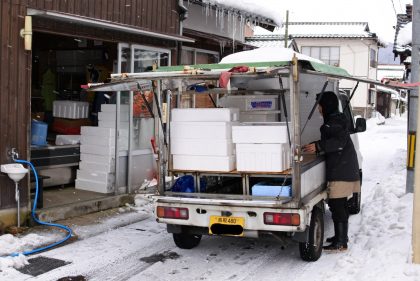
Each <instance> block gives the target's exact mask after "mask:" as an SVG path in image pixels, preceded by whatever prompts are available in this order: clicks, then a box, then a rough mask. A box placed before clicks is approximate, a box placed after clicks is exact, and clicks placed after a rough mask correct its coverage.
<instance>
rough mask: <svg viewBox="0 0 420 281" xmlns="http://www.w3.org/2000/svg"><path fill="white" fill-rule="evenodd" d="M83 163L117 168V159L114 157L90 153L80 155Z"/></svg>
mask: <svg viewBox="0 0 420 281" xmlns="http://www.w3.org/2000/svg"><path fill="white" fill-rule="evenodd" d="M80 161H81V162H93V163H98V164H99V163H103V164H104V165H110V166H111V167H115V157H114V155H98V154H90V153H81V154H80Z"/></svg>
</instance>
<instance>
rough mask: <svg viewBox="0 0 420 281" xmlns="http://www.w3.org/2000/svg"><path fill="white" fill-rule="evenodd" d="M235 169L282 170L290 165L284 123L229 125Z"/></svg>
mask: <svg viewBox="0 0 420 281" xmlns="http://www.w3.org/2000/svg"><path fill="white" fill-rule="evenodd" d="M232 139H233V142H234V143H235V144H236V165H237V170H238V171H246V172H282V171H284V170H287V169H289V168H290V149H289V143H288V134H287V127H286V123H285V122H275V123H264V124H258V123H242V124H241V125H239V126H233V127H232Z"/></svg>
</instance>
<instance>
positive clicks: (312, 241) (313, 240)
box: [299, 207, 324, 261]
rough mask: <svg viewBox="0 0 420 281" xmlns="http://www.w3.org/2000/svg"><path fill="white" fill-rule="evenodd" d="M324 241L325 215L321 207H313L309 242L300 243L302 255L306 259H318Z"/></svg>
mask: <svg viewBox="0 0 420 281" xmlns="http://www.w3.org/2000/svg"><path fill="white" fill-rule="evenodd" d="M323 242H324V215H323V213H322V210H321V209H319V208H316V207H315V208H313V210H312V215H311V224H310V226H309V237H308V241H307V242H301V243H299V252H300V257H301V258H302V260H304V261H317V260H318V259H319V257H320V256H321V253H322V245H323Z"/></svg>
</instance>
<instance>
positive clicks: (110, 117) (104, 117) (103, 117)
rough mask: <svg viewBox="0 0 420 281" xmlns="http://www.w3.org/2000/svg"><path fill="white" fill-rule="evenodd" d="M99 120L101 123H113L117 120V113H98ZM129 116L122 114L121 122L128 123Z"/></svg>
mask: <svg viewBox="0 0 420 281" xmlns="http://www.w3.org/2000/svg"><path fill="white" fill-rule="evenodd" d="M98 120H99V121H113V122H115V120H117V115H116V114H115V112H98ZM128 120H129V116H128V113H127V112H122V113H121V114H120V121H121V122H128Z"/></svg>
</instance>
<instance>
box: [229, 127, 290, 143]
mask: <svg viewBox="0 0 420 281" xmlns="http://www.w3.org/2000/svg"><path fill="white" fill-rule="evenodd" d="M232 140H233V142H234V143H287V142H288V134H287V127H286V122H273V123H263V124H261V123H241V124H240V125H239V126H232Z"/></svg>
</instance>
